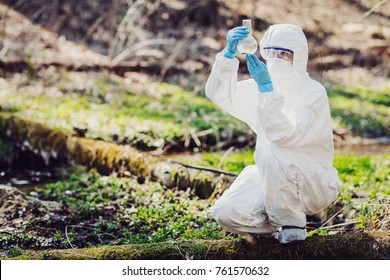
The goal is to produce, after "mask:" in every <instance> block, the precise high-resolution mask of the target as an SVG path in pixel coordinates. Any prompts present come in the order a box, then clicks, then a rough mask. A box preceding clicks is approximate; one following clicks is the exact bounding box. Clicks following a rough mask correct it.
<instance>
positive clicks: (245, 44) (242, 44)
mask: <svg viewBox="0 0 390 280" xmlns="http://www.w3.org/2000/svg"><path fill="white" fill-rule="evenodd" d="M242 26H246V27H247V28H248V29H249V34H248V36H246V37H245V38H244V39H242V40H241V41H239V42H238V44H237V50H238V51H239V52H240V53H242V54H254V53H255V52H256V50H257V41H256V39H255V38H253V36H252V21H251V20H250V19H244V20H243V21H242Z"/></svg>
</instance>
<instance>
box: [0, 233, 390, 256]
mask: <svg viewBox="0 0 390 280" xmlns="http://www.w3.org/2000/svg"><path fill="white" fill-rule="evenodd" d="M389 248H390V235H389V234H388V233H384V232H367V233H346V234H340V235H333V236H315V237H311V238H308V239H307V240H306V241H305V242H303V243H297V244H290V245H287V246H282V245H280V244H279V243H278V242H277V241H276V240H273V239H263V238H259V239H257V240H255V242H254V243H247V242H245V241H244V240H242V241H228V240H219V241H218V240H215V241H208V240H197V241H179V242H165V243H157V244H139V245H122V246H103V247H98V248H85V249H71V250H69V249H68V250H50V251H28V250H26V251H24V252H23V255H21V256H19V257H16V258H13V259H72V260H77V259H86V260H88V259H101V260H103V259H104V260H143V259H146V260H153V259H158V260H161V259H177V260H183V259H196V260H204V259H207V260H212V259H216V260H224V259H238V260H240V259H242V260H250V259H254V260H259V259H265V260H272V259H276V260H291V259H295V260H299V259H303V260H315V259H325V260H329V259H337V260H342V259H345V260H351V259H352V260H360V259H362V260H364V259H388V257H389ZM3 259H5V258H3Z"/></svg>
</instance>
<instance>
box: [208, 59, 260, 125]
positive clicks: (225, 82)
mask: <svg viewBox="0 0 390 280" xmlns="http://www.w3.org/2000/svg"><path fill="white" fill-rule="evenodd" d="M238 65H239V61H238V60H237V59H236V58H234V59H227V58H225V57H223V56H222V54H218V55H217V57H216V61H215V63H214V65H213V68H212V70H211V74H210V76H209V79H208V80H207V83H206V96H207V97H208V98H209V99H210V100H211V101H213V102H214V103H215V104H216V105H218V106H219V107H220V108H221V109H222V110H224V111H225V112H227V113H229V114H231V115H233V116H234V117H236V118H237V119H239V120H241V121H243V122H245V123H247V124H248V125H249V126H250V127H251V129H252V130H253V131H254V132H257V131H258V129H259V125H260V123H259V118H258V115H257V108H256V103H257V98H258V96H257V95H258V91H257V85H256V82H255V81H254V80H253V79H249V80H245V81H240V82H237V71H238Z"/></svg>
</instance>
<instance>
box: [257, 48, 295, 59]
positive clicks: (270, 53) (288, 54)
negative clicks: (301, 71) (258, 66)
mask: <svg viewBox="0 0 390 280" xmlns="http://www.w3.org/2000/svg"><path fill="white" fill-rule="evenodd" d="M263 54H264V58H265V59H270V58H280V59H284V60H286V61H288V62H292V61H293V57H294V51H292V50H289V49H285V48H275V47H265V48H263Z"/></svg>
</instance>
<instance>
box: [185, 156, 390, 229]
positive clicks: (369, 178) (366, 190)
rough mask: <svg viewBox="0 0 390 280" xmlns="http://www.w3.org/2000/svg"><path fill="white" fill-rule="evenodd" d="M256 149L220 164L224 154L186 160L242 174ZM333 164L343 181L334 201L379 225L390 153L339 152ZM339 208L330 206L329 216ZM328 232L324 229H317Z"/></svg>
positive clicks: (389, 193) (387, 192)
mask: <svg viewBox="0 0 390 280" xmlns="http://www.w3.org/2000/svg"><path fill="white" fill-rule="evenodd" d="M253 152H254V151H253V150H252V149H248V150H246V151H236V152H234V153H232V154H230V155H228V156H226V157H225V158H224V160H223V162H222V164H221V159H222V158H223V153H220V152H217V153H203V154H202V156H201V157H197V160H196V161H192V162H191V161H190V160H189V159H188V158H187V159H185V162H186V163H189V164H191V163H192V164H196V165H203V166H209V167H217V166H219V167H220V168H221V169H224V170H228V171H233V172H236V173H239V172H241V171H242V169H243V168H244V167H245V166H246V165H249V164H254V156H253ZM334 167H335V168H336V169H337V170H338V171H339V177H340V180H341V181H342V182H343V185H342V187H341V190H340V193H339V195H338V198H337V200H336V201H335V202H334V204H337V205H342V206H343V207H345V210H348V211H352V210H355V211H356V219H357V220H358V221H360V224H359V227H362V228H369V227H373V226H375V224H378V220H379V219H381V217H382V218H383V217H384V216H385V215H386V213H384V212H385V211H384V208H383V207H384V206H383V205H386V203H387V204H388V203H389V199H388V198H389V197H390V188H389V185H390V154H384V155H377V156H367V155H366V156H357V155H353V154H349V155H336V156H335V159H334ZM337 210H338V209H333V208H331V207H330V208H329V211H328V216H332V215H333V214H334V213H335V212H336V211H337ZM315 233H316V234H320V235H321V234H325V232H315Z"/></svg>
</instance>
